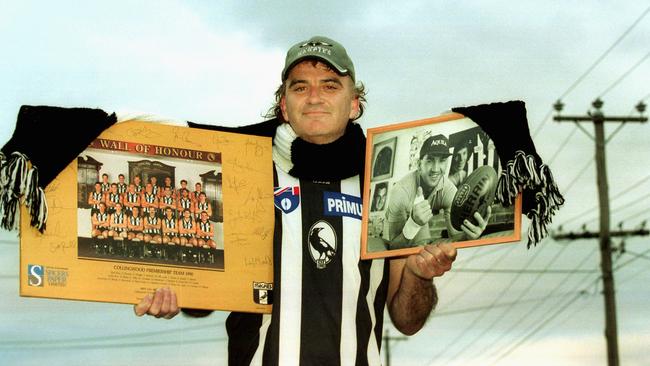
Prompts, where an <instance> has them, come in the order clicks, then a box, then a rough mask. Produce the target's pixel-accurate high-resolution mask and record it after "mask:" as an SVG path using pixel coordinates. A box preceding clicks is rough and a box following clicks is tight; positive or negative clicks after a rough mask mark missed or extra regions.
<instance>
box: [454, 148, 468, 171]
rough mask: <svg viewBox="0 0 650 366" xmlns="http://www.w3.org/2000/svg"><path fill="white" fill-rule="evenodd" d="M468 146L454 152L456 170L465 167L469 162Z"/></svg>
mask: <svg viewBox="0 0 650 366" xmlns="http://www.w3.org/2000/svg"><path fill="white" fill-rule="evenodd" d="M467 155H468V153H467V147H463V148H461V149H459V150H458V151H456V152H455V153H454V158H453V166H454V168H456V170H461V169H463V168H465V164H466V163H467Z"/></svg>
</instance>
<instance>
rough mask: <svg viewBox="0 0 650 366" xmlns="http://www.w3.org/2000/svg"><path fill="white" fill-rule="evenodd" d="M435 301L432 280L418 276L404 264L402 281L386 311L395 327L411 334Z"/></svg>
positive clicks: (436, 298) (417, 328)
mask: <svg viewBox="0 0 650 366" xmlns="http://www.w3.org/2000/svg"><path fill="white" fill-rule="evenodd" d="M437 303H438V294H437V292H436V287H435V285H434V284H433V280H426V279H423V278H421V277H418V276H416V275H415V274H414V273H413V272H411V271H410V270H409V269H408V268H407V266H404V273H403V275H402V282H401V284H400V286H399V289H398V290H397V292H396V293H395V296H394V297H393V299H392V301H391V303H390V305H389V309H388V311H389V313H390V316H391V319H392V321H393V324H394V325H395V327H396V328H397V329H399V330H400V331H401V332H402V333H404V334H406V335H412V334H415V333H416V332H417V331H419V330H420V329H421V328H422V326H423V325H424V323H425V321H426V320H427V318H428V317H429V314H430V313H431V310H433V308H434V307H435V306H436V304H437Z"/></svg>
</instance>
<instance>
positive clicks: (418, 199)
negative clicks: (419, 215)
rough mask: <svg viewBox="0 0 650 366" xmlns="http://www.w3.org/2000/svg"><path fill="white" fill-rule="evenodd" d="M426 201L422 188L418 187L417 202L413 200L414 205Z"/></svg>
mask: <svg viewBox="0 0 650 366" xmlns="http://www.w3.org/2000/svg"><path fill="white" fill-rule="evenodd" d="M422 201H424V192H422V187H419V186H418V190H417V192H416V193H415V200H413V203H418V202H422Z"/></svg>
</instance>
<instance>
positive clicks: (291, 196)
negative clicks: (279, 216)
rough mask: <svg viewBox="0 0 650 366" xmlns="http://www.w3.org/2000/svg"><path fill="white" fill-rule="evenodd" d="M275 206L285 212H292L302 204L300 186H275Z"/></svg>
mask: <svg viewBox="0 0 650 366" xmlns="http://www.w3.org/2000/svg"><path fill="white" fill-rule="evenodd" d="M273 196H274V197H273V199H274V203H275V207H277V208H278V209H280V210H282V212H284V213H285V214H288V213H291V212H292V211H293V210H295V209H296V208H297V207H298V206H299V205H300V187H299V186H295V187H275V188H273Z"/></svg>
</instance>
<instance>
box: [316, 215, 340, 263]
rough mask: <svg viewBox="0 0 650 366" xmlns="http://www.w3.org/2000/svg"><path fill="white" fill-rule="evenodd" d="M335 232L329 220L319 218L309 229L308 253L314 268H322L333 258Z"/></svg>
mask: <svg viewBox="0 0 650 366" xmlns="http://www.w3.org/2000/svg"><path fill="white" fill-rule="evenodd" d="M337 246H338V245H337V242H336V232H335V231H334V228H333V227H332V225H330V223H329V222H327V221H323V220H319V221H317V222H316V223H315V224H313V225H312V226H311V228H310V229H309V253H310V254H311V258H312V259H313V260H314V262H316V268H318V269H323V268H325V267H327V265H328V264H329V263H330V262H331V261H332V259H334V256H335V255H336V250H337Z"/></svg>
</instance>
